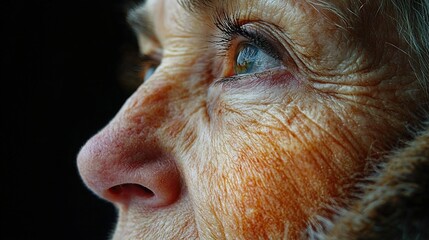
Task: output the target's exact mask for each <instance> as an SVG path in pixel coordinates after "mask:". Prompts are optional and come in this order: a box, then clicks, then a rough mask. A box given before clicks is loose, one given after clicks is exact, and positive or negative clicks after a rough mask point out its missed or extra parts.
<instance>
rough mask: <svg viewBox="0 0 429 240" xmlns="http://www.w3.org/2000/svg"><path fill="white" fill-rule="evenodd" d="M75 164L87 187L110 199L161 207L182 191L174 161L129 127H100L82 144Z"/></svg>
mask: <svg viewBox="0 0 429 240" xmlns="http://www.w3.org/2000/svg"><path fill="white" fill-rule="evenodd" d="M77 164H78V170H79V173H80V175H81V177H82V179H83V181H84V182H85V184H86V185H87V186H88V188H89V189H91V190H92V191H93V192H94V193H95V194H96V195H98V196H99V197H101V198H104V199H106V200H107V201H110V202H113V203H118V204H122V205H129V204H131V203H134V204H139V205H140V206H144V207H149V208H160V207H165V206H168V205H171V204H173V203H174V202H175V201H176V200H177V199H178V198H179V196H180V193H181V179H180V174H179V171H178V169H177V167H176V164H175V161H174V160H173V159H172V158H171V157H169V156H168V154H166V153H165V152H163V151H161V150H160V148H159V147H158V146H157V144H156V143H154V142H153V141H152V142H150V141H145V140H142V139H141V137H140V138H138V137H136V136H133V134H132V133H130V132H129V131H115V132H113V131H112V130H110V129H105V130H103V131H101V132H100V133H98V134H97V135H95V136H94V137H92V138H91V139H90V140H89V141H88V142H87V143H86V144H85V145H84V146H83V147H82V149H81V150H80V152H79V154H78V158H77Z"/></svg>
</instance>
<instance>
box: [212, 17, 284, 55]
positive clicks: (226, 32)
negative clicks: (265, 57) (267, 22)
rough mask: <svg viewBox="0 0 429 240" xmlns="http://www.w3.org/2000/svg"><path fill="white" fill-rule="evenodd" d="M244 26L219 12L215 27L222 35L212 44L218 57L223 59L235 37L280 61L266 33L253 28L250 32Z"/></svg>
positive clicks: (235, 19) (276, 50)
mask: <svg viewBox="0 0 429 240" xmlns="http://www.w3.org/2000/svg"><path fill="white" fill-rule="evenodd" d="M243 25H244V24H242V23H240V20H239V19H238V17H236V16H229V15H228V14H226V13H223V12H220V13H218V14H217V15H216V18H215V26H216V27H217V28H218V29H219V30H220V31H221V33H222V34H220V35H218V36H215V38H216V40H215V41H213V43H214V44H215V45H216V46H217V47H218V48H219V55H220V56H222V57H225V56H227V55H228V52H229V51H230V50H231V48H232V47H233V41H234V40H235V39H236V38H237V37H243V38H245V39H246V40H247V41H248V42H249V43H252V44H254V45H255V46H257V47H259V48H261V49H262V50H263V51H264V52H266V53H267V54H269V55H270V56H272V57H274V58H275V59H277V60H281V59H282V57H281V54H280V51H279V50H278V49H276V48H275V47H274V44H273V43H272V40H269V38H268V37H266V33H265V32H263V31H260V30H258V29H257V28H254V29H252V30H250V29H247V28H244V27H243Z"/></svg>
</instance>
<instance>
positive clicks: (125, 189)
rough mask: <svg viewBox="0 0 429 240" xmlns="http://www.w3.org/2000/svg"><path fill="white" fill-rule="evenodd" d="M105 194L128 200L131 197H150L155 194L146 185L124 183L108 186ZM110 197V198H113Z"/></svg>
mask: <svg viewBox="0 0 429 240" xmlns="http://www.w3.org/2000/svg"><path fill="white" fill-rule="evenodd" d="M107 195H108V196H109V197H110V198H113V199H115V200H122V201H124V200H129V199H130V198H132V197H143V198H151V197H153V196H155V194H154V193H153V192H152V191H151V190H150V189H149V188H147V187H144V186H142V185H139V184H133V183H126V184H120V185H117V186H114V187H111V188H109V190H108V193H107ZM113 199H112V200H113Z"/></svg>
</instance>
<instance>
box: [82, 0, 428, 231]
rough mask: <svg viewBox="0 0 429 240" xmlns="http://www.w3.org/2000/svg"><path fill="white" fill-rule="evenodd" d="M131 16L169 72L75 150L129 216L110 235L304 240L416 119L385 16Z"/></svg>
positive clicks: (88, 174)
mask: <svg viewBox="0 0 429 240" xmlns="http://www.w3.org/2000/svg"><path fill="white" fill-rule="evenodd" d="M192 2H194V4H192ZM198 2H199V3H198ZM195 3H196V4H195ZM334 4H335V2H334ZM342 4H343V5H347V2H346V1H344V2H342ZM346 7H347V6H339V9H342V8H346ZM133 14H134V15H135V16H138V17H140V18H141V19H144V20H142V21H145V22H144V23H145V24H152V26H147V25H145V27H144V28H143V27H141V26H140V27H139V26H134V29H135V30H136V33H137V37H138V40H139V44H140V50H141V54H142V55H143V56H145V57H144V58H145V59H149V60H147V62H149V64H152V65H154V64H155V65H158V66H157V68H156V71H154V72H153V74H146V72H143V73H142V74H141V75H142V76H147V79H145V81H144V83H143V84H141V86H140V87H139V88H138V89H137V90H136V91H135V93H134V94H133V95H132V96H131V97H130V98H129V99H128V100H127V101H126V103H125V104H124V105H123V107H122V108H121V109H120V111H119V112H118V114H117V115H116V116H115V117H114V118H113V119H112V121H111V122H110V123H109V124H108V125H107V126H106V127H105V128H104V129H102V130H101V131H100V132H99V133H97V134H96V135H95V136H94V137H93V138H91V139H90V140H89V141H88V142H87V143H86V144H85V146H84V147H83V148H82V150H81V152H80V153H79V156H78V167H79V171H80V174H81V176H82V178H83V180H84V181H85V183H86V184H87V186H88V187H89V188H91V189H92V190H93V191H94V192H95V193H96V194H97V195H98V196H100V197H102V198H104V199H106V200H108V201H111V202H112V203H113V204H115V205H116V206H117V208H118V214H119V217H118V223H117V227H116V229H115V232H114V234H113V236H112V238H113V239H189V238H191V239H192V238H201V239H224V238H227V239H253V238H258V239H259V238H263V239H266V238H271V239H278V238H283V237H287V238H288V239H297V238H299V237H300V236H301V235H302V233H303V232H304V231H305V229H306V228H307V226H308V225H309V224H310V223H312V222H314V221H316V220H317V216H324V217H328V218H329V217H330V216H331V214H332V211H330V210H329V209H330V207H333V206H339V207H341V206H343V205H344V204H347V197H348V194H350V189H351V188H352V187H353V185H354V184H355V183H356V182H357V181H358V180H359V179H360V178H361V177H362V176H364V175H365V171H366V169H367V168H368V165H369V163H370V162H371V161H376V159H377V158H378V157H379V156H380V155H382V153H383V152H385V151H387V150H389V149H390V148H392V146H394V144H396V141H395V139H398V137H404V136H405V134H406V132H405V127H404V126H405V125H407V124H409V125H412V123H413V121H414V120H415V119H414V116H413V114H412V113H413V112H414V111H415V110H416V109H417V108H418V105H417V103H418V99H419V98H421V93H420V92H419V90H418V89H419V86H418V84H417V82H416V80H415V76H414V75H413V73H412V71H411V68H410V66H409V64H408V60H407V57H406V55H405V54H404V53H403V52H402V51H400V50H398V46H401V43H400V42H399V41H397V40H396V38H395V35H394V34H392V33H390V32H388V31H387V30H386V29H389V27H391V26H390V25H389V23H387V22H385V21H384V20H383V18H382V17H380V18H378V19H377V20H378V21H380V22H377V23H376V24H377V26H356V27H355V28H353V29H347V28H346V27H344V25H342V24H341V21H340V19H339V18H337V17H335V16H332V13H331V12H329V11H327V10H326V9H323V8H321V7H318V5H316V4H311V3H310V2H307V1H298V0H260V1H256V0H251V1H249V0H247V1H245V0H235V1H220V0H219V1H189V0H182V1H177V0H163V1H161V0H148V1H147V2H146V3H145V5H144V7H141V8H137V9H136V10H134V12H133ZM357 22H358V21H357ZM356 24H357V23H356ZM376 28H377V29H378V30H379V31H380V34H376V35H375V36H372V35H371V36H370V34H369V33H368V32H367V31H364V30H365V29H372V30H373V29H376ZM362 29H363V30H362ZM380 43H381V44H380ZM375 46H377V47H375ZM395 46H396V47H395ZM240 54H241V55H240ZM255 59H256V60H257V59H262V60H260V61H256V60H255ZM147 62H145V63H143V64H147ZM152 65H151V66H152ZM143 69H148V67H147V66H146V65H145V67H143Z"/></svg>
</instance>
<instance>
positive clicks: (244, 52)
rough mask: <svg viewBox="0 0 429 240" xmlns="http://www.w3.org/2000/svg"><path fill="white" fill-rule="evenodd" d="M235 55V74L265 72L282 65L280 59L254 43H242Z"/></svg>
mask: <svg viewBox="0 0 429 240" xmlns="http://www.w3.org/2000/svg"><path fill="white" fill-rule="evenodd" d="M235 55H236V57H235V58H234V62H233V72H232V74H233V75H234V76H236V75H242V74H252V73H259V72H264V71H266V70H268V69H272V68H276V67H280V66H281V65H282V63H281V61H280V60H278V59H276V58H274V57H272V56H270V54H268V53H266V52H265V51H264V50H262V49H261V48H260V47H258V46H256V45H254V44H252V43H247V42H245V43H241V44H240V45H239V46H238V47H237V51H236V54H235Z"/></svg>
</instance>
